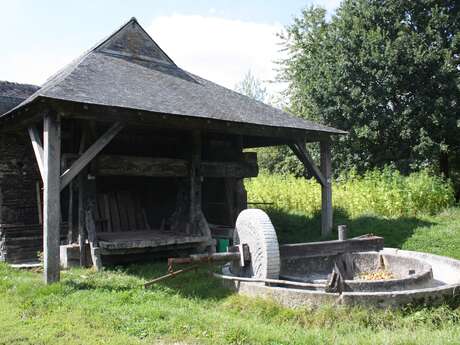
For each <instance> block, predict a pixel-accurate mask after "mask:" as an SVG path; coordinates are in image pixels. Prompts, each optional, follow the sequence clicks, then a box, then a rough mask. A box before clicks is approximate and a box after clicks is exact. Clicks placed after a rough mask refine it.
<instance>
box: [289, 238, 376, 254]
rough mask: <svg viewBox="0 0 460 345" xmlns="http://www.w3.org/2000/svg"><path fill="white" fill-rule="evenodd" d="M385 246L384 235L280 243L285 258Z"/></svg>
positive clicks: (358, 250) (373, 249)
mask: <svg viewBox="0 0 460 345" xmlns="http://www.w3.org/2000/svg"><path fill="white" fill-rule="evenodd" d="M383 247H384V240H383V237H378V236H369V237H357V238H351V239H349V240H345V241H338V240H333V241H322V242H308V243H293V244H283V245H280V255H281V256H282V257H284V258H297V257H299V258H304V257H315V256H332V255H337V254H341V253H351V252H365V251H379V250H382V249H383Z"/></svg>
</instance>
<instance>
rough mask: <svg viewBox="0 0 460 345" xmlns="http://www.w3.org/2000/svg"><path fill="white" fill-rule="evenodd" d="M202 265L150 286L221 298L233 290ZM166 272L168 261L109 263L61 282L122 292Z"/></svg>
mask: <svg viewBox="0 0 460 345" xmlns="http://www.w3.org/2000/svg"><path fill="white" fill-rule="evenodd" d="M210 268H211V269H212V267H207V266H206V267H202V268H199V269H197V270H193V271H190V272H187V273H184V274H181V275H178V276H176V277H173V278H170V279H166V280H164V281H161V282H159V283H156V284H154V285H153V286H152V287H150V288H148V289H151V290H153V291H161V292H162V293H167V294H171V295H179V296H182V297H187V298H199V299H213V300H216V299H221V298H225V297H226V296H228V295H230V294H231V291H230V290H227V289H224V288H223V287H222V282H221V281H220V280H218V279H216V278H214V277H213V276H212V275H211V274H210V273H209V269H210ZM166 273H167V265H166V262H165V261H164V260H163V261H156V262H152V263H145V262H144V263H135V264H125V265H122V266H107V267H105V268H104V271H102V272H98V273H96V272H90V273H88V272H82V273H81V274H80V273H78V274H74V275H72V276H69V277H66V278H67V279H63V281H62V284H64V285H65V286H68V287H70V288H71V289H73V290H103V291H110V292H122V291H132V290H139V289H144V287H143V286H144V283H145V282H147V281H149V280H153V279H155V278H157V277H160V276H163V275H165V274H166Z"/></svg>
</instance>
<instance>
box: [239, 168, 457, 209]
mask: <svg viewBox="0 0 460 345" xmlns="http://www.w3.org/2000/svg"><path fill="white" fill-rule="evenodd" d="M246 188H247V190H248V200H249V201H250V202H264V203H273V205H272V207H271V208H273V209H275V210H282V211H287V212H298V213H302V214H304V215H310V216H313V215H314V214H315V213H317V212H319V211H320V208H321V188H320V186H319V184H318V183H317V182H316V181H314V180H306V179H304V178H297V177H294V176H290V175H267V174H262V175H260V176H259V177H257V178H252V179H248V180H247V181H246ZM332 188H333V193H332V199H333V206H334V208H336V209H341V210H343V211H345V212H346V213H347V214H348V215H350V216H351V217H355V216H358V215H362V214H376V215H380V216H384V217H401V216H415V215H420V214H436V213H438V212H440V211H441V210H443V209H446V208H447V207H449V206H452V205H453V204H454V203H455V198H454V190H453V188H452V185H451V184H450V183H447V182H445V181H444V180H443V179H442V178H440V177H437V176H433V175H430V174H429V173H428V172H426V171H420V172H416V173H412V174H411V175H409V176H403V175H401V174H400V173H399V172H398V171H396V170H393V169H390V168H386V169H382V170H373V171H369V172H367V173H365V174H364V175H363V176H359V175H357V174H356V173H354V172H351V173H348V174H347V175H344V176H341V177H340V178H338V179H337V180H336V181H334V182H333V187H332Z"/></svg>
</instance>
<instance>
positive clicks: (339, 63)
mask: <svg viewBox="0 0 460 345" xmlns="http://www.w3.org/2000/svg"><path fill="white" fill-rule="evenodd" d="M281 37H282V39H283V41H284V44H285V46H286V49H287V52H288V58H287V59H285V60H284V61H282V62H281V67H282V69H281V75H280V76H281V78H282V79H283V80H285V81H287V82H288V84H289V88H288V94H289V97H290V108H291V109H290V110H291V111H292V112H293V113H295V114H298V115H300V116H302V117H305V118H308V119H311V120H315V121H319V122H321V123H324V124H327V125H331V126H334V127H337V128H340V129H344V130H347V131H348V132H349V135H347V136H344V137H342V138H340V139H338V140H337V141H336V142H335V144H334V155H335V163H336V166H338V167H339V168H341V169H348V168H356V169H357V170H358V171H364V170H367V169H370V168H374V167H382V166H384V165H388V164H392V165H394V166H396V167H397V168H398V169H399V170H401V171H403V172H408V171H411V170H416V169H419V168H422V167H432V168H435V169H437V171H439V172H442V173H443V174H445V175H446V176H448V175H449V171H450V170H452V166H453V165H455V164H458V158H457V156H460V116H459V115H460V107H459V101H460V89H459V87H460V77H459V75H460V55H459V52H460V51H459V48H460V3H459V2H458V1H453V0H452V1H447V0H446V1H435V0H419V1H413V0H345V1H343V2H342V4H341V6H340V8H339V9H338V10H337V12H336V14H335V15H334V16H333V17H332V18H331V19H330V20H327V19H326V12H325V10H323V9H320V8H316V7H309V8H307V9H305V10H304V11H303V12H302V14H301V16H299V17H297V18H296V19H295V20H294V22H293V24H292V25H290V26H289V27H288V28H287V30H286V32H285V33H284V34H282V35H281ZM449 163H450V165H449ZM457 166H458V165H457Z"/></svg>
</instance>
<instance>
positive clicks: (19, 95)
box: [0, 80, 39, 115]
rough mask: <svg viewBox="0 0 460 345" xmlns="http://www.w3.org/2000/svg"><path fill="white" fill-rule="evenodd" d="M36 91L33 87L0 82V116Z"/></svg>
mask: <svg viewBox="0 0 460 345" xmlns="http://www.w3.org/2000/svg"><path fill="white" fill-rule="evenodd" d="M38 89H39V87H38V86H35V85H29V84H18V83H12V82H9V81H1V80H0V115H1V114H3V113H6V112H7V111H8V110H10V109H13V108H14V107H15V106H17V105H18V104H20V103H21V102H22V101H24V100H25V99H26V98H28V97H29V96H30V95H32V94H33V93H34V92H36V91H37V90H38Z"/></svg>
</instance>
